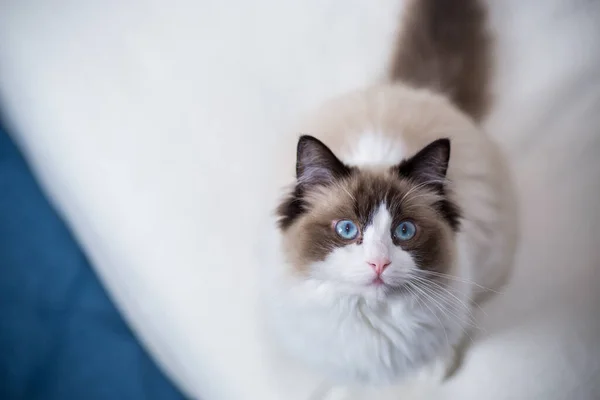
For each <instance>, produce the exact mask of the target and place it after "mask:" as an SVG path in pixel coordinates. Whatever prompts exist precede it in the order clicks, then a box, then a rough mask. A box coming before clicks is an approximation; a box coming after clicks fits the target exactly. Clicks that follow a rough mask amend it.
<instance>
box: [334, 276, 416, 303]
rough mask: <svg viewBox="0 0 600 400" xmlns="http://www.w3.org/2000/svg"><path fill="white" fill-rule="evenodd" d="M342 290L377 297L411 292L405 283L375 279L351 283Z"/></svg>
mask: <svg viewBox="0 0 600 400" xmlns="http://www.w3.org/2000/svg"><path fill="white" fill-rule="evenodd" d="M341 292H342V293H345V294H348V295H354V296H361V297H365V298H377V299H385V298H391V297H400V296H406V295H408V294H409V293H408V291H407V290H406V285H405V284H396V283H391V282H386V281H384V280H374V281H372V282H368V283H364V284H360V285H351V286H350V287H345V288H344V289H342V290H341Z"/></svg>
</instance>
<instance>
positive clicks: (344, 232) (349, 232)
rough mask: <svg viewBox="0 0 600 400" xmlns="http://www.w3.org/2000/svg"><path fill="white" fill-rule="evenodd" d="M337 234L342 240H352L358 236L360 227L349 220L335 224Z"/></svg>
mask: <svg viewBox="0 0 600 400" xmlns="http://www.w3.org/2000/svg"><path fill="white" fill-rule="evenodd" d="M335 232H336V233H337V234H338V235H339V236H340V237H341V238H342V239H346V240H352V239H355V238H356V237H357V236H358V227H357V226H356V224H355V223H354V222H352V221H350V220H349V219H343V220H341V221H338V222H337V223H336V224H335Z"/></svg>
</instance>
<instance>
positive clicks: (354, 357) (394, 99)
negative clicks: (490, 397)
mask: <svg viewBox="0 0 600 400" xmlns="http://www.w3.org/2000/svg"><path fill="white" fill-rule="evenodd" d="M448 4H450V2H444V1H438V0H423V1H419V2H415V3H414V4H413V5H412V9H410V12H409V13H408V14H407V16H406V18H407V21H409V22H408V23H407V24H406V26H407V28H406V29H405V31H404V32H403V34H402V35H401V39H400V41H399V51H398V58H397V60H396V61H395V63H394V65H393V68H392V74H391V75H392V78H393V80H394V82H393V83H389V84H382V85H378V86H374V87H371V88H367V89H364V90H360V91H356V92H354V93H350V94H347V95H344V96H341V97H339V98H337V99H334V100H331V101H330V102H328V103H327V104H325V105H323V106H322V107H321V108H320V109H319V110H318V111H316V112H315V114H314V115H312V116H311V117H310V118H308V119H307V120H306V121H305V123H304V124H303V125H302V127H301V128H300V129H301V131H302V132H304V133H307V134H309V135H312V136H315V137H317V138H318V139H316V138H314V137H312V136H303V137H302V138H301V139H300V140H299V143H298V148H297V164H296V178H295V180H294V181H293V183H292V186H291V189H290V191H289V193H288V194H287V195H286V197H285V198H284V199H283V200H282V201H281V204H280V205H279V208H278V211H277V218H278V234H277V235H276V239H275V240H276V241H277V243H273V251H276V252H278V254H279V259H278V261H277V262H275V263H274V264H273V265H269V266H268V268H267V269H266V274H267V276H266V277H265V279H264V283H265V288H264V294H265V301H266V303H265V304H266V309H267V322H268V324H269V327H270V329H271V332H272V333H274V336H275V338H276V341H277V342H278V343H279V345H281V346H282V348H283V349H285V352H286V353H287V354H289V355H291V356H293V357H294V358H295V359H297V360H300V361H301V363H303V364H305V365H306V366H308V367H310V368H311V369H313V370H314V371H315V372H317V373H318V374H320V375H324V376H326V377H328V378H329V379H331V380H333V381H335V380H339V381H349V382H363V383H373V384H381V383H392V382H397V381H399V380H402V379H403V378H407V377H409V376H411V375H412V374H414V373H416V372H417V371H419V370H421V369H422V368H425V367H426V366H429V365H433V364H436V363H441V364H442V365H448V366H449V365H450V364H452V363H453V362H454V349H455V347H456V346H458V344H459V343H460V342H461V340H462V339H463V338H464V335H465V331H466V330H468V329H469V327H470V326H471V324H472V321H471V318H472V314H471V311H472V310H471V308H472V307H473V301H474V300H475V299H476V298H477V296H478V295H479V294H481V288H496V287H497V286H498V285H499V284H500V283H501V282H502V281H503V280H504V278H505V277H506V274H507V273H508V271H509V266H510V264H511V262H512V256H513V252H514V246H515V238H516V231H515V226H516V224H515V222H516V221H515V218H516V215H515V213H516V211H515V206H514V200H513V192H512V185H511V180H510V177H509V174H508V173H507V168H506V166H505V164H504V160H503V157H502V155H501V154H500V152H499V150H498V149H497V147H496V145H495V144H494V143H493V142H492V141H491V140H490V139H489V138H488V137H487V136H486V135H485V133H484V132H482V131H481V129H480V128H479V127H478V124H477V121H478V119H479V118H480V117H481V115H482V114H483V113H484V110H485V109H486V106H487V105H486V104H487V103H486V104H484V102H487V101H488V98H487V93H486V92H485V85H483V83H484V82H483V77H484V76H485V73H484V72H482V71H478V70H477V68H479V67H482V63H483V66H485V62H484V60H485V59H486V58H485V57H483V56H482V53H481V51H480V50H481V49H478V48H477V46H484V45H487V43H488V42H487V40H484V39H483V38H484V32H483V30H482V29H481V18H482V10H481V9H480V8H479V4H478V3H477V1H475V0H461V1H456V2H453V3H452V4H454V5H453V6H449V5H448ZM442 11H443V12H442ZM444 17H445V18H447V20H445V21H444V20H443V18H444ZM461 18H467V19H469V18H471V19H472V20H467V21H466V23H465V21H461V20H460V19H461ZM411 29H412V30H411ZM440 32H442V33H440ZM440 35H442V36H440ZM444 35H445V36H444ZM448 35H449V36H448ZM453 35H454V36H453ZM465 35H466V36H469V35H470V37H471V39H470V40H469V41H467V42H465V43H462V44H461V43H460V42H459V41H457V40H454V41H453V40H452V38H454V39H457V38H458V37H462V36H465ZM442 37H443V40H441V39H440V38H442ZM473 38H474V39H473ZM477 38H480V39H481V40H479V41H478V40H477ZM414 41H419V43H414ZM473 41H475V42H473ZM417 45H419V46H417ZM411 46H413V48H414V49H413V51H414V52H418V50H419V49H424V48H426V49H428V52H429V53H428V52H425V53H424V54H425V57H424V58H423V59H422V60H421V61H419V60H417V59H415V58H414V55H411V53H410V52H409V51H408V50H406V49H410V48H411ZM411 57H413V58H411ZM407 60H409V61H410V62H407ZM426 65H428V66H429V67H428V68H429V69H427V68H425V66H426ZM419 66H421V67H422V68H419ZM476 67H477V68H476ZM484 69H485V68H484ZM476 70H477V71H476ZM427 71H429V72H427ZM475 71H476V72H475ZM423 74H424V75H423ZM469 78H472V79H475V80H479V81H478V82H477V84H476V85H475V86H474V85H473V81H472V80H470V79H469ZM475 89H477V90H475ZM344 219H348V220H352V221H354V222H355V223H356V225H357V226H358V229H359V234H358V236H357V237H356V238H353V239H352V240H344V239H342V238H340V237H339V235H337V233H336V232H335V223H336V221H339V220H344ZM407 220H408V221H412V222H414V223H415V225H416V227H417V234H416V235H415V237H414V238H412V239H410V240H407V241H405V242H402V241H398V239H397V237H395V236H394V234H393V232H394V229H395V227H396V226H397V225H398V223H399V222H400V221H407ZM373 260H385V265H386V269H385V270H383V272H382V273H380V274H379V273H378V272H381V270H379V271H378V272H377V271H375V270H374V268H371V267H370V266H369V264H370V263H372V261H373ZM378 277H379V279H380V280H381V281H382V282H383V283H384V284H375V285H373V284H371V283H372V282H373V281H374V279H376V278H378ZM379 283H381V282H379Z"/></svg>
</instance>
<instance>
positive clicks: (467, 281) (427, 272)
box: [416, 270, 504, 294]
mask: <svg viewBox="0 0 600 400" xmlns="http://www.w3.org/2000/svg"><path fill="white" fill-rule="evenodd" d="M416 272H417V273H422V274H429V275H433V276H438V277H440V278H446V279H450V280H454V281H457V282H461V283H465V284H467V285H473V286H476V287H478V288H480V289H482V290H485V291H488V292H493V293H496V294H504V292H502V291H498V290H495V289H492V288H489V287H486V286H483V285H480V284H478V283H477V282H474V281H471V280H468V279H464V278H459V277H457V276H454V275H449V274H445V273H443V272H437V271H429V270H416Z"/></svg>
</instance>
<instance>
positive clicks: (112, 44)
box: [0, 0, 600, 400]
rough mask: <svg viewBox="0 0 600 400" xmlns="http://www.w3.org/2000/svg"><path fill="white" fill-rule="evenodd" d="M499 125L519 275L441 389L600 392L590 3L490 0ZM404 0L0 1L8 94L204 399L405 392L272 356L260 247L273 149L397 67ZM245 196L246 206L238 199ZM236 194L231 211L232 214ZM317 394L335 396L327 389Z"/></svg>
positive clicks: (79, 224) (599, 95)
mask: <svg viewBox="0 0 600 400" xmlns="http://www.w3.org/2000/svg"><path fill="white" fill-rule="evenodd" d="M488 3H489V4H490V5H491V7H492V19H493V25H494V29H495V30H496V31H497V32H498V34H499V37H498V39H497V41H496V43H497V45H498V46H499V53H498V56H497V60H498V63H499V65H498V69H497V71H498V74H499V75H498V79H497V81H496V92H497V94H498V97H497V101H498V103H497V107H496V108H495V109H494V112H493V114H492V115H491V116H490V118H489V120H488V121H487V124H486V125H487V128H488V129H487V130H488V133H489V134H491V135H493V136H494V137H497V139H498V140H499V141H500V142H501V143H502V145H503V147H504V148H505V149H507V150H508V151H509V154H510V156H511V160H512V163H513V166H514V170H515V171H516V172H517V174H516V177H517V183H518V185H519V189H520V201H519V203H520V206H521V209H522V218H521V220H520V224H521V226H522V238H521V243H522V246H521V252H520V253H519V255H518V259H517V271H516V276H515V279H514V280H513V281H512V283H511V285H510V286H509V287H508V288H507V289H506V291H505V292H504V293H503V294H501V295H499V296H497V297H496V299H495V300H494V301H493V302H492V303H490V304H488V305H487V306H486V307H485V314H486V315H484V314H483V313H480V314H482V315H480V317H481V318H480V319H479V325H480V326H481V327H482V328H483V329H485V331H486V332H487V333H486V334H482V335H481V337H480V338H479V340H478V341H477V343H476V346H475V348H474V349H473V351H471V352H470V353H469V356H468V359H467V360H465V364H464V367H463V369H462V370H461V371H460V374H459V375H458V376H457V377H456V378H455V379H454V380H452V381H451V382H450V383H448V384H447V385H444V386H443V387H442V388H429V387H427V386H426V385H425V386H424V387H420V388H419V389H420V390H425V389H427V390H428V391H429V392H431V393H429V394H430V395H431V397H426V396H423V395H422V394H423V393H422V392H421V391H420V392H419V393H420V394H421V396H418V397H410V396H405V397H402V400H407V399H408V400H411V399H423V398H431V399H435V400H455V399H461V400H479V399H482V398H485V399H486V400H506V399H544V400H562V399H573V400H575V399H576V400H595V399H598V398H600V383H599V382H600V379H599V368H600V364H599V361H598V360H600V346H598V338H599V337H600V322H599V321H600V320H599V318H598V304H600V298H599V294H600V284H599V282H598V280H599V278H598V265H599V263H600V261H599V260H600V246H598V239H597V232H598V231H599V229H600V215H599V213H598V198H600V194H599V193H598V186H597V184H596V183H597V182H600V163H599V160H600V158H599V157H598V154H600V150H599V148H600V143H598V138H599V135H598V127H599V126H600V112H598V109H599V107H600V77H599V76H598V71H600V48H599V47H598V42H597V40H598V39H597V38H598V37H600V24H598V23H597V21H598V19H599V18H600V10H599V9H598V2H594V1H586V0H529V1H523V0H503V1H498V0H489V1H488ZM399 4H400V2H398V1H396V0H386V1H378V2H377V3H374V2H373V1H371V0H351V1H349V0H344V1H342V0H332V1H328V2H323V1H322V0H305V1H291V0H286V1H281V0H257V1H252V2H247V1H242V0H240V1H235V2H221V1H207V0H202V1H188V0H175V1H171V2H158V1H154V0H119V1H108V2H107V1H99V0H87V1H45V0H44V1H42V0H30V1H12V2H10V1H2V2H0V98H1V100H2V111H3V113H5V114H6V117H7V119H8V120H9V121H10V122H12V123H13V125H14V127H15V131H16V133H17V134H18V139H19V141H20V143H21V145H22V147H23V149H24V150H25V151H26V153H27V156H28V158H29V160H30V161H31V162H32V163H33V165H34V167H35V171H36V172H37V174H38V177H39V178H40V179H41V181H42V183H43V184H44V187H45V188H46V190H47V191H48V193H50V194H51V195H52V198H53V200H54V202H55V204H56V205H57V206H58V207H59V209H60V210H61V212H62V213H63V215H64V216H65V217H66V218H67V220H68V221H69V223H70V225H71V227H72V228H73V229H74V231H75V233H76V235H77V237H78V239H79V240H80V242H81V243H82V245H83V246H84V248H85V250H86V252H87V254H88V255H89V256H90V258H91V259H92V261H93V263H94V266H95V267H96V270H97V272H98V273H99V274H100V276H101V278H102V279H103V282H104V283H105V284H106V286H107V287H108V288H109V289H110V291H111V294H112V296H113V298H114V299H115V300H116V301H117V304H118V305H119V307H120V308H121V310H123V311H124V313H125V315H126V317H127V319H128V321H129V322H130V324H131V325H132V326H133V328H134V330H135V331H136V333H137V334H138V335H139V336H140V337H141V339H142V340H143V342H144V344H145V345H146V346H147V347H148V348H149V349H150V350H151V352H152V354H153V355H154V356H155V358H156V359H157V360H159V362H160V364H161V365H162V366H163V367H164V368H166V370H167V371H168V372H169V374H170V376H172V377H173V378H175V380H176V382H178V383H179V384H180V385H181V387H183V388H184V389H185V391H186V392H187V393H188V394H189V395H190V396H191V397H194V398H199V399H202V400H240V399H249V400H257V399H260V400H271V399H273V400H281V399H286V400H288V399H289V400H295V399H301V400H306V399H309V398H310V399H311V400H312V399H319V398H326V397H327V396H329V395H331V397H328V398H329V399H330V400H334V396H338V397H336V399H338V400H339V399H343V400H349V399H351V400H370V399H373V398H377V399H378V400H388V399H389V400H398V394H397V393H395V392H388V393H386V394H385V395H384V394H382V393H380V392H378V393H376V394H374V393H372V391H370V390H360V389H356V388H352V389H339V390H336V392H335V393H333V392H331V393H329V392H327V390H323V391H321V392H320V393H317V394H316V395H315V396H317V397H311V396H312V394H313V392H314V391H316V390H317V389H318V388H319V382H317V381H316V380H314V379H312V378H311V377H306V376H304V375H302V374H301V373H299V372H298V371H296V370H294V369H293V367H292V366H289V365H287V364H279V365H277V366H276V368H275V372H273V371H271V370H270V369H269V368H267V366H266V365H265V364H264V363H263V360H264V358H265V357H264V354H263V350H262V349H261V347H260V346H259V344H258V341H257V334H256V323H255V321H256V318H257V314H256V310H255V308H254V301H253V300H252V299H254V298H255V297H256V295H257V282H256V281H255V280H254V276H255V275H256V270H257V269H258V268H259V266H258V265H257V262H256V261H255V252H254V249H253V244H252V243H249V242H246V241H244V240H236V243H235V245H234V246H232V245H231V244H230V238H231V228H232V227H233V226H239V225H238V224H239V222H240V221H244V226H247V227H248V226H250V227H252V226H259V225H260V224H261V223H262V222H263V221H260V219H259V218H258V216H259V215H262V214H264V213H265V212H267V210H265V209H264V204H265V203H264V198H263V194H267V193H268V191H269V190H270V189H269V188H268V186H267V185H266V183H268V182H267V181H266V179H265V178H264V176H265V175H266V174H267V173H268V171H267V163H266V161H263V159H267V157H269V156H270V145H271V144H272V143H273V142H275V141H276V139H277V138H278V137H279V136H281V135H283V132H285V131H284V129H285V127H287V126H288V125H289V123H290V122H291V120H292V119H293V118H294V116H295V115H297V114H298V113H299V112H301V111H303V110H305V109H306V108H308V107H312V106H314V105H316V104H317V103H319V102H321V101H322V100H323V99H324V98H326V97H328V96H331V95H335V94H337V93H341V92H343V91H346V90H349V89H352V88H355V87H359V86H362V85H364V84H367V83H369V82H371V81H372V80H376V79H378V78H380V77H381V75H382V71H383V70H382V68H383V66H384V64H385V61H386V58H387V57H388V51H389V49H390V47H391V45H390V41H391V40H392V39H393V37H394V31H395V29H396V23H397V20H398V18H397V16H396V15H397V8H398V6H399ZM232 210H235V212H231V211H232ZM217 211H223V212H217ZM318 396H321V397H318Z"/></svg>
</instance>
